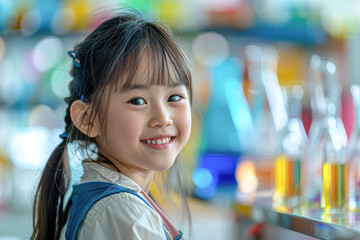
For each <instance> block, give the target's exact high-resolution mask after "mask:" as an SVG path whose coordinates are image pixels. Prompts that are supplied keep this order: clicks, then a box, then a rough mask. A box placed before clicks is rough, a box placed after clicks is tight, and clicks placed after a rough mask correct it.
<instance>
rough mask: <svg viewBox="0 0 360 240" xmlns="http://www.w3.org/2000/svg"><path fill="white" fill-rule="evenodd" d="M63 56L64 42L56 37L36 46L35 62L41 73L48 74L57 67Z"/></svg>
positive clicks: (43, 40)
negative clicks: (47, 72)
mask: <svg viewBox="0 0 360 240" xmlns="http://www.w3.org/2000/svg"><path fill="white" fill-rule="evenodd" d="M63 56H64V46H63V43H62V41H61V40H60V39H59V38H58V37H56V36H50V37H46V38H44V39H42V40H41V41H39V42H38V43H37V44H36V46H35V48H34V53H33V61H34V65H35V67H36V69H37V70H38V71H39V72H46V71H49V70H50V69H51V68H53V67H55V66H56V65H57V64H58V63H59V62H60V60H61V58H62V57H63Z"/></svg>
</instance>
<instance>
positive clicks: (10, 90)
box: [0, 59, 26, 105]
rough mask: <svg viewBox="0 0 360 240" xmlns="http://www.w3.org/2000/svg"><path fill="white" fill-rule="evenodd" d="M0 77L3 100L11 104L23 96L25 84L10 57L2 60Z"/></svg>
mask: <svg viewBox="0 0 360 240" xmlns="http://www.w3.org/2000/svg"><path fill="white" fill-rule="evenodd" d="M0 79H1V81H0V92H1V99H2V100H3V102H5V103H6V104H8V105H12V104H14V103H16V102H17V101H19V100H20V99H22V98H23V97H24V93H25V90H26V89H25V87H26V86H25V85H24V81H23V80H22V78H21V77H20V74H19V71H18V69H17V66H16V64H15V63H14V62H12V61H11V60H10V59H6V60H4V61H3V62H2V64H1V65H0Z"/></svg>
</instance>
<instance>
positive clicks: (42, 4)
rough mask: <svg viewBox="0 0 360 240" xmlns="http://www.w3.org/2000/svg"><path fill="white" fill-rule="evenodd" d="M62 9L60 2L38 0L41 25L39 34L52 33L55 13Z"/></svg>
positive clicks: (58, 0) (57, 0) (56, 0)
mask: <svg viewBox="0 0 360 240" xmlns="http://www.w3.org/2000/svg"><path fill="white" fill-rule="evenodd" d="M59 8H60V0H38V4H37V9H38V10H39V12H40V17H41V24H40V27H39V30H38V31H39V32H51V29H52V27H51V24H52V20H53V17H54V14H55V12H56V11H57V10H58V9H59Z"/></svg>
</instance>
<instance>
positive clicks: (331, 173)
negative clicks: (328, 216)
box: [321, 162, 346, 209]
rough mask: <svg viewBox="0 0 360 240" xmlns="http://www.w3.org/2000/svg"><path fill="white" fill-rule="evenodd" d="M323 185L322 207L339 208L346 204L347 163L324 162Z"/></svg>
mask: <svg viewBox="0 0 360 240" xmlns="http://www.w3.org/2000/svg"><path fill="white" fill-rule="evenodd" d="M322 171H323V175H322V176H323V187H322V191H321V207H322V208H325V209H332V208H335V209H339V208H343V207H344V206H345V204H346V166H345V164H333V163H329V162H325V163H324V164H323V169H322Z"/></svg>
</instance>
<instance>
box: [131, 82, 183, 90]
mask: <svg viewBox="0 0 360 240" xmlns="http://www.w3.org/2000/svg"><path fill="white" fill-rule="evenodd" d="M149 86H150V85H145V84H135V85H132V86H129V87H128V88H126V89H124V90H125V91H129V90H135V89H140V90H144V89H147V88H149ZM164 86H166V88H168V89H173V88H178V87H185V85H184V84H183V83H172V84H168V85H164Z"/></svg>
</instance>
